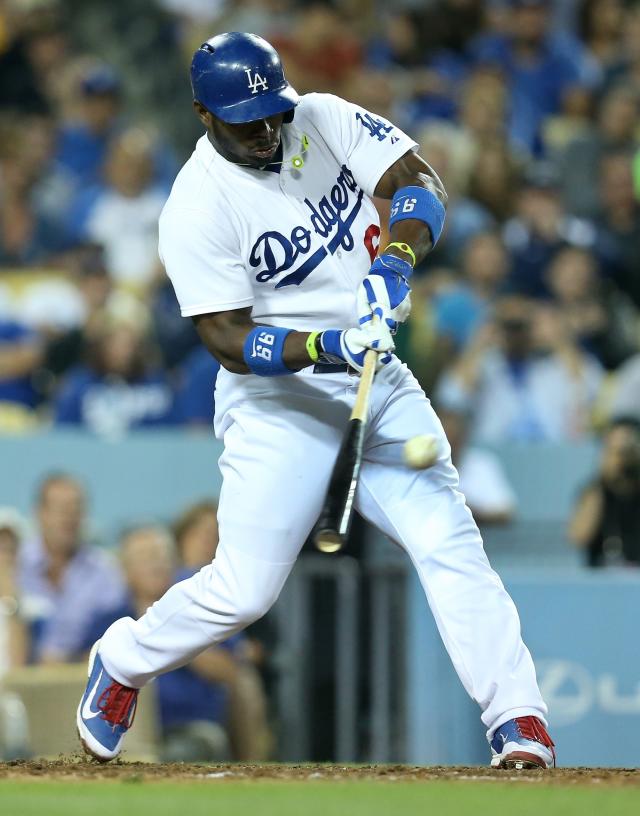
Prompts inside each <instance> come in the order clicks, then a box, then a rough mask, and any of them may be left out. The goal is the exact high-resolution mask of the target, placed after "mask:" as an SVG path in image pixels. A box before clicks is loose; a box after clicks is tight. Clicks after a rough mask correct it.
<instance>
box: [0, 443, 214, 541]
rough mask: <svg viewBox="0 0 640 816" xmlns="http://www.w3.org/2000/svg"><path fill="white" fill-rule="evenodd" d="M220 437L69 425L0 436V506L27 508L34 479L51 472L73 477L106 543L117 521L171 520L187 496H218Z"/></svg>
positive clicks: (118, 526) (30, 506)
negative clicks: (114, 432) (100, 431)
mask: <svg viewBox="0 0 640 816" xmlns="http://www.w3.org/2000/svg"><path fill="white" fill-rule="evenodd" d="M221 453H222V443H220V442H218V441H217V440H216V439H215V437H214V436H213V432H210V433H207V432H186V431H183V432H178V433H176V432H171V431H145V432H141V433H134V434H129V435H128V436H126V437H122V438H119V439H115V440H105V439H101V438H98V437H95V436H92V435H90V434H86V433H82V432H73V431H53V432H50V433H42V434H34V435H29V436H16V437H9V436H4V437H0V506H2V505H10V506H13V507H16V508H17V509H18V510H20V511H21V512H22V513H24V514H25V515H29V514H30V513H31V511H32V509H33V500H34V495H35V491H36V489H37V486H38V483H39V482H40V480H41V479H42V477H43V476H44V475H45V474H47V473H50V472H51V471H60V470H62V471H65V472H67V473H70V474H72V475H74V476H76V477H78V478H79V479H80V480H81V481H82V483H83V484H84V485H85V488H86V490H87V492H88V495H89V502H90V507H89V516H90V518H91V520H92V526H93V527H94V528H95V529H96V531H97V533H98V535H99V537H100V538H101V539H103V538H104V539H105V541H106V543H109V542H110V540H112V539H113V537H114V536H115V535H117V533H118V531H119V530H120V529H122V527H124V526H126V525H129V524H132V523H135V522H139V521H143V522H146V521H160V522H166V521H171V520H172V519H173V518H174V517H175V515H176V514H177V513H180V512H181V511H182V510H184V509H185V507H186V506H187V505H188V504H190V503H191V502H194V501H199V500H201V499H205V498H212V497H214V498H215V497H217V496H218V495H219V493H220V485H221V481H222V479H221V476H220V471H219V469H218V458H219V456H220V454H221Z"/></svg>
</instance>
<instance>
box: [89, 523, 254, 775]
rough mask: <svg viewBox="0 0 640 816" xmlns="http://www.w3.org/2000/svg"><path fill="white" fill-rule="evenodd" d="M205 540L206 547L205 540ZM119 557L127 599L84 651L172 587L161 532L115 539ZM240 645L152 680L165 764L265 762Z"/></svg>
mask: <svg viewBox="0 0 640 816" xmlns="http://www.w3.org/2000/svg"><path fill="white" fill-rule="evenodd" d="M192 523H193V520H192ZM199 523H200V524H202V523H203V519H202V518H201V520H200V522H199ZM196 524H198V522H196ZM187 526H189V525H187ZM205 539H206V540H207V541H208V543H209V544H210V543H211V541H212V537H211V535H209V534H205ZM216 539H217V536H216ZM189 552H190V555H193V554H194V553H193V552H192V551H191V550H189ZM121 555H122V566H123V570H124V574H125V579H126V583H127V588H128V595H127V598H126V599H125V600H124V602H123V603H122V604H121V605H120V606H118V607H115V608H113V609H111V610H108V611H107V612H105V613H103V614H102V615H99V616H96V617H95V618H94V619H93V621H92V624H91V627H90V629H91V637H90V638H88V640H87V642H86V644H85V645H87V646H89V645H91V642H92V641H94V640H97V639H98V638H99V637H100V636H101V635H102V634H103V632H104V631H105V630H106V628H108V626H110V625H111V624H112V623H113V622H114V621H116V620H118V619H119V618H122V617H133V618H139V617H140V616H141V615H142V614H143V613H144V612H146V610H147V608H148V607H150V606H151V605H152V604H153V603H154V602H155V601H157V600H158V598H160V597H161V596H162V595H163V594H164V593H165V592H166V591H167V589H168V588H169V587H170V585H171V583H172V580H173V576H174V573H175V569H176V566H177V563H176V553H175V549H174V546H173V542H172V540H171V537H170V536H169V535H168V533H167V532H166V531H165V530H164V529H162V528H158V527H139V528H136V529H133V530H131V531H129V532H128V533H126V534H125V535H124V536H123V538H122V541H121ZM202 555H204V552H202ZM243 641H244V636H243V635H236V636H233V637H231V638H230V639H229V640H227V641H225V642H224V643H222V644H220V645H219V646H215V647H211V648H210V649H207V650H206V651H204V652H202V653H201V654H200V655H198V656H197V657H196V658H195V659H194V660H193V661H192V662H191V663H189V664H188V665H187V666H184V667H183V668H180V669H177V670H175V671H172V672H169V673H168V674H164V675H163V676H162V678H160V679H159V680H158V682H157V684H156V686H157V691H158V697H159V704H160V721H161V725H162V733H163V750H162V754H163V758H164V760H165V761H191V762H193V761H221V760H226V759H229V758H230V755H231V756H233V757H234V758H235V759H244V760H248V759H252V760H259V759H264V758H265V756H266V750H267V740H266V737H267V733H266V723H265V719H264V700H262V699H261V697H260V695H261V689H260V686H259V685H258V684H256V683H255V675H254V674H253V672H252V671H251V669H250V667H249V666H247V665H245V662H244V660H243V658H242V647H243ZM249 678H250V679H249ZM247 680H248V682H247ZM251 695H257V696H255V697H254V696H251ZM238 729H239V733H238Z"/></svg>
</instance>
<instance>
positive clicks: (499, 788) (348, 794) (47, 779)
mask: <svg viewBox="0 0 640 816" xmlns="http://www.w3.org/2000/svg"><path fill="white" fill-rule="evenodd" d="M234 777H240V778H234ZM496 812H499V813H503V812H507V813H509V812H513V813H514V814H517V816H541V814H542V815H543V816H555V814H558V816H560V814H562V816H578V814H580V816H584V815H585V814H596V816H627V815H628V816H631V814H633V816H636V814H638V813H640V773H639V772H637V771H635V772H633V771H627V772H624V771H623V772H610V771H597V770H596V771H589V770H583V771H577V772H571V771H568V770H562V771H556V772H550V773H542V772H541V773H538V772H525V773H520V774H506V773H501V772H495V771H494V772H486V770H485V769H476V768H473V769H471V768H469V769H433V770H432V769H411V768H399V767H398V768H380V769H378V768H365V769H363V768H344V767H340V766H315V767H305V766H293V767H291V768H289V767H287V766H270V767H268V768H266V769H265V768H255V769H252V768H247V766H243V769H242V770H239V769H238V766H227V767H224V768H222V767H215V768H204V767H202V766H153V768H152V769H151V771H150V770H149V769H148V767H145V766H139V767H137V768H133V767H128V766H126V765H121V766H119V768H118V766H115V767H114V766H110V767H109V769H108V770H106V769H103V768H101V767H97V766H88V765H87V764H86V763H85V764H83V765H76V766H69V765H68V764H67V765H65V766H64V767H61V765H60V764H56V763H53V764H51V765H50V766H48V765H47V764H46V763H39V764H37V765H35V767H34V766H33V764H32V765H31V768H30V769H29V770H28V771H27V768H26V767H24V766H23V767H19V768H16V767H15V766H7V765H4V766H2V765H0V813H1V814H2V816H146V815H147V814H149V815H150V816H169V814H170V815H171V816H176V814H177V815H178V816H204V815H205V814H206V816H217V814H224V816H231V814H247V816H294V814H295V816H331V814H340V816H342V814H345V816H396V815H397V814H423V813H424V814H434V815H435V814H437V816H479V814H485V813H486V814H489V813H491V814H493V813H496Z"/></svg>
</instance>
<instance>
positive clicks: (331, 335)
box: [320, 323, 395, 371]
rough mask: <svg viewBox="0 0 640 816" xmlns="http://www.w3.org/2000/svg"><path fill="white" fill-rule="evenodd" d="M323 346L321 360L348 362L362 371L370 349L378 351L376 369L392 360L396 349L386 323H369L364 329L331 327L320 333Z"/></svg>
mask: <svg viewBox="0 0 640 816" xmlns="http://www.w3.org/2000/svg"><path fill="white" fill-rule="evenodd" d="M320 345H321V347H322V351H323V354H322V357H321V362H327V363H343V362H344V363H348V364H349V365H350V366H351V367H352V368H355V369H357V370H358V371H362V368H363V366H364V356H365V354H366V353H367V350H368V349H374V350H375V351H376V352H377V358H376V371H379V370H380V369H381V368H382V366H384V365H387V363H390V362H391V353H392V352H393V350H394V349H395V346H394V344H393V337H392V336H391V332H390V331H389V327H388V326H386V325H385V324H384V323H376V324H375V325H373V326H372V325H371V324H369V325H368V326H367V327H366V328H362V329H345V330H344V331H338V330H337V329H329V330H327V331H323V332H322V334H321V335H320Z"/></svg>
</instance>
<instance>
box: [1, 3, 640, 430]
mask: <svg viewBox="0 0 640 816" xmlns="http://www.w3.org/2000/svg"><path fill="white" fill-rule="evenodd" d="M224 30H252V31H256V32H258V33H261V34H263V35H264V36H266V37H267V38H269V39H270V40H271V41H272V42H273V43H274V44H275V45H276V47H277V48H278V49H279V50H280V52H281V54H282V56H283V59H284V62H285V66H286V71H287V75H288V77H289V79H290V81H291V82H292V84H293V85H294V87H296V88H297V90H298V91H299V92H301V93H305V92H307V91H330V92H334V93H337V94H340V95H342V96H344V97H346V98H347V99H350V100H353V101H355V102H357V103H360V104H362V105H364V106H366V107H367V108H369V109H371V110H373V111H374V112H376V113H379V114H382V115H385V116H387V117H388V118H389V119H391V120H392V121H394V122H395V123H397V124H398V125H399V126H401V127H402V128H404V129H405V130H406V131H408V132H409V133H410V134H412V135H413V136H414V137H415V138H416V140H417V141H418V142H419V143H420V144H421V148H422V152H423V154H424V155H425V156H426V157H427V159H428V160H429V161H430V163H431V164H432V165H433V167H434V168H435V169H436V171H437V172H438V173H439V174H440V175H441V176H442V178H443V180H444V182H445V184H446V187H447V189H448V192H449V201H450V204H449V213H448V218H447V227H446V230H445V233H444V236H443V239H442V240H441V241H440V243H439V245H438V247H437V249H436V251H435V252H434V253H432V254H431V255H429V257H428V258H427V260H426V261H425V262H424V263H423V265H422V267H421V268H420V269H419V270H418V271H417V274H416V276H415V278H414V291H415V297H414V308H413V314H412V318H411V320H410V322H409V324H408V326H406V327H403V331H402V332H401V333H400V334H399V336H398V350H399V353H400V354H401V356H402V357H403V358H404V359H406V361H407V362H408V363H409V364H410V365H411V366H412V368H413V369H414V371H415V372H416V374H417V376H418V378H419V379H420V381H421V382H422V384H423V386H424V387H425V390H426V391H427V393H428V394H429V395H430V396H431V397H432V399H433V400H434V402H435V403H436V405H437V407H438V408H439V409H440V410H441V411H442V412H443V413H447V414H449V415H451V416H452V421H454V422H456V423H458V424H462V425H463V426H464V433H465V437H468V438H469V440H470V441H471V442H480V443H486V442H489V443H492V442H505V441H506V442H509V441H512V440H514V441H520V440H522V441H572V440H581V439H584V438H585V437H586V436H588V435H590V434H592V433H593V432H594V430H598V429H600V428H602V427H604V426H605V425H606V424H607V422H608V421H609V420H610V419H611V418H612V417H614V416H616V415H618V414H620V413H625V414H627V415H628V414H631V415H637V414H638V413H640V407H638V406H640V381H639V377H638V373H637V372H638V370H640V356H639V349H640V342H639V341H640V331H639V328H640V327H639V312H638V309H639V308H640V274H638V256H639V252H638V250H639V249H640V202H639V196H640V153H639V152H638V135H639V127H638V122H639V119H638V105H639V97H640V3H638V2H630V1H629V2H625V0H567V1H566V2H551V0H484V1H483V0H422V2H414V0H398V2H396V3H394V4H393V7H392V8H391V7H390V6H389V4H387V3H382V2H377V0H310V1H308V2H295V0H237V1H236V2H230V1H228V0H181V1H180V2H174V0H155V1H154V2H151V1H149V2H142V0H128V1H127V2H126V3H124V2H123V0H122V2H121V1H120V0H117V1H115V2H112V3H109V4H86V3H81V2H80V0H4V2H1V3H0V265H1V271H0V429H3V430H14V429H24V428H29V427H32V426H34V425H39V424H42V423H54V424H59V425H74V426H82V427H86V428H88V429H90V430H92V431H94V432H96V433H100V434H107V435H109V434H119V433H122V432H125V431H126V430H128V429H129V428H136V427H146V426H157V425H175V424H182V425H203V426H206V425H208V424H210V422H211V417H212V412H213V389H212V383H213V381H214V379H215V374H216V369H217V364H216V362H215V361H214V360H212V359H211V358H210V357H208V356H207V354H206V352H205V351H204V350H203V349H202V348H201V347H200V346H199V344H198V341H197V338H196V335H195V332H194V329H193V327H192V326H191V323H190V321H188V320H182V319H181V318H180V316H179V313H178V308H177V304H176V301H175V298H174V295H173V292H172V289H171V286H170V284H169V283H168V281H167V279H166V277H165V276H164V274H163V271H162V268H161V265H160V262H159V260H158V256H157V218H158V214H159V212H160V210H161V208H162V206H163V203H164V201H165V199H166V196H167V193H168V190H169V187H170V184H171V181H172V178H173V177H174V175H175V173H176V170H177V168H178V167H179V165H180V163H181V161H182V160H184V158H185V157H186V156H187V155H188V153H189V151H190V149H191V147H192V144H193V140H194V138H195V137H197V135H198V132H199V131H198V123H197V120H196V118H195V116H193V114H192V111H191V106H190V94H189V86H188V64H189V59H190V55H191V53H192V51H193V49H194V47H196V46H197V45H198V44H199V43H200V42H201V41H202V40H203V39H204V38H205V37H207V36H210V35H212V34H213V33H216V32H219V31H224ZM379 206H380V210H381V215H382V220H383V223H384V222H385V221H386V214H387V213H386V207H387V206H388V205H387V204H386V202H379Z"/></svg>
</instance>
